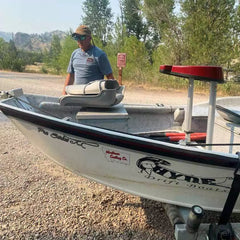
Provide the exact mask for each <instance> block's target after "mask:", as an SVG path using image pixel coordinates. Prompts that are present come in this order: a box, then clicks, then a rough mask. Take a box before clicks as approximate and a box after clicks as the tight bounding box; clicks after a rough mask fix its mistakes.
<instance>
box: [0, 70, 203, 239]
mask: <svg viewBox="0 0 240 240" xmlns="http://www.w3.org/2000/svg"><path fill="white" fill-rule="evenodd" d="M63 82H64V78H63V77H59V76H50V75H43V74H28V73H11V72H1V71H0V90H9V89H12V88H20V87H21V88H23V90H24V92H28V93H39V94H46V95H54V96H59V95H60V93H61V91H62V87H63ZM195 95H196V96H195V102H200V101H206V100H207V97H206V96H205V95H199V94H195ZM186 101H187V100H186V92H185V93H182V92H174V91H160V90H159V91H157V90H154V91H153V90H152V91H146V90H143V89H141V88H129V89H128V88H127V89H126V92H125V99H124V102H129V103H133V102H135V103H164V104H177V105H179V104H185V103H186ZM0 136H1V138H0V190H1V194H0V239H99V240H100V239H103V240H105V239H106V240H110V239H111V240H112V239H119V240H120V239H121V240H127V239H129V240H130V239H131V240H147V239H149V240H154V239H156V240H159V239H161V240H165V239H166V240H167V239H168V240H171V239H174V235H173V228H172V226H171V224H170V222H169V220H168V218H167V216H166V215H165V212H164V210H163V208H162V206H161V203H159V202H155V201H150V200H146V199H143V198H140V197H136V196H132V195H129V194H126V193H123V192H120V191H116V190H113V189H111V188H108V187H105V186H103V185H100V184H97V183H94V182H92V181H89V180H87V179H85V178H82V177H79V176H76V175H74V174H72V173H71V172H69V171H67V170H65V169H63V168H62V167H60V166H58V165H56V164H55V163H53V162H52V161H51V160H50V159H48V158H47V157H46V156H45V155H43V154H42V153H41V152H40V151H39V150H38V149H37V148H35V147H34V146H32V145H31V144H30V143H29V141H28V140H27V139H26V138H25V137H24V136H23V135H22V134H21V133H20V132H19V131H18V130H17V129H16V128H15V127H14V126H13V125H12V124H11V122H9V121H8V120H7V119H6V117H4V116H3V114H2V113H1V112H0Z"/></svg>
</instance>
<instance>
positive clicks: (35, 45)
mask: <svg viewBox="0 0 240 240" xmlns="http://www.w3.org/2000/svg"><path fill="white" fill-rule="evenodd" d="M54 35H57V36H59V38H60V40H62V39H64V38H65V37H66V35H67V33H66V32H63V31H59V30H56V31H52V32H46V33H42V34H27V33H22V32H17V33H16V34H13V33H7V32H0V38H3V39H4V40H5V41H6V42H9V41H10V40H11V39H13V40H14V42H15V46H16V47H17V48H18V49H23V50H27V51H37V52H39V51H43V50H44V49H49V48H50V45H51V41H52V37H53V36H54Z"/></svg>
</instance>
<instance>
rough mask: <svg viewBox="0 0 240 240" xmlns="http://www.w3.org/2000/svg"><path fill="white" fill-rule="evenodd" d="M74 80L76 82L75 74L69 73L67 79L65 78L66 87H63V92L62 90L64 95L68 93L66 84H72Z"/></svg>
mask: <svg viewBox="0 0 240 240" xmlns="http://www.w3.org/2000/svg"><path fill="white" fill-rule="evenodd" d="M73 82H74V74H73V73H68V75H67V77H66V80H65V83H64V87H63V92H62V94H63V95H65V94H66V91H65V88H66V86H68V85H72V84H73Z"/></svg>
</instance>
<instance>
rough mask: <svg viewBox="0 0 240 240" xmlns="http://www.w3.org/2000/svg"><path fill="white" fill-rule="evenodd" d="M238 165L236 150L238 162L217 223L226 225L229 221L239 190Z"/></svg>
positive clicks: (239, 159)
mask: <svg viewBox="0 0 240 240" xmlns="http://www.w3.org/2000/svg"><path fill="white" fill-rule="evenodd" d="M239 167H240V153H239V152H238V164H237V167H236V169H235V171H234V178H233V182H232V186H231V189H230V192H229V194H228V197H227V200H226V202H225V205H224V208H223V211H222V213H221V216H220V220H219V222H218V224H219V225H226V224H227V223H228V222H229V220H230V216H231V214H232V211H233V208H234V206H235V204H236V201H237V199H238V196H239V192H240V175H239V174H238V170H239Z"/></svg>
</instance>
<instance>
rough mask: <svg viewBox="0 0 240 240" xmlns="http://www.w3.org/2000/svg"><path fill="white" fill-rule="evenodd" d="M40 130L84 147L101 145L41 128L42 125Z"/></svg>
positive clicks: (54, 137)
mask: <svg viewBox="0 0 240 240" xmlns="http://www.w3.org/2000/svg"><path fill="white" fill-rule="evenodd" d="M38 132H39V133H42V134H44V135H45V136H49V137H51V138H53V139H56V140H60V141H63V142H67V143H69V144H73V145H74V144H75V145H76V146H79V147H81V148H83V149H86V147H87V146H90V147H99V144H98V143H95V142H88V141H83V140H79V139H76V138H71V137H68V136H66V135H64V134H60V133H56V132H49V131H47V130H46V129H44V128H40V127H38Z"/></svg>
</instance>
